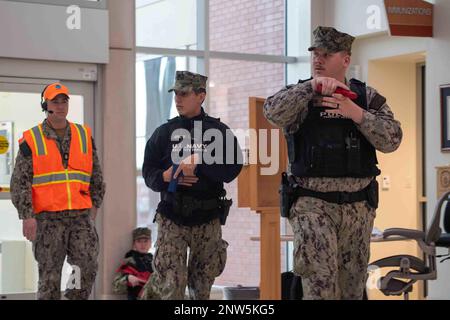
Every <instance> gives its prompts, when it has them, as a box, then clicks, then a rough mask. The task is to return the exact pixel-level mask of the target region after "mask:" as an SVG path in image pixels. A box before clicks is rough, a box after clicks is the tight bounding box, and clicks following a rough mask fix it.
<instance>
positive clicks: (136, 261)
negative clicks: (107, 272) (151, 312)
mask: <svg viewBox="0 0 450 320" xmlns="http://www.w3.org/2000/svg"><path fill="white" fill-rule="evenodd" d="M152 262H153V255H152V254H151V253H139V252H137V251H135V250H130V251H129V252H127V254H126V255H125V259H124V260H123V261H122V264H121V265H120V267H119V268H118V269H117V270H116V276H115V277H114V280H113V290H114V292H115V293H117V294H126V293H128V294H129V295H133V296H134V297H133V298H136V297H137V295H138V294H139V292H140V290H141V289H142V287H143V286H144V284H142V286H138V287H135V288H131V287H129V286H128V275H130V274H132V275H135V276H137V277H139V278H146V279H148V277H149V276H150V274H151V273H153V267H152ZM129 298H130V297H129Z"/></svg>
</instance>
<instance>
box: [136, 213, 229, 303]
mask: <svg viewBox="0 0 450 320" xmlns="http://www.w3.org/2000/svg"><path fill="white" fill-rule="evenodd" d="M156 221H157V223H158V239H157V242H156V252H155V257H154V260H153V269H154V273H153V274H152V275H151V277H150V279H149V281H148V282H147V284H146V285H145V286H144V288H143V296H142V299H163V300H169V299H170V300H175V299H176V300H182V299H184V297H185V290H186V285H187V286H188V288H189V298H190V299H195V300H207V299H209V296H210V292H211V287H212V285H213V283H214V279H215V278H216V277H217V276H219V275H220V274H221V273H222V271H223V269H224V268H225V263H226V252H227V247H228V243H227V242H226V241H224V240H222V228H221V225H220V221H219V219H215V220H213V221H211V222H208V223H205V224H202V225H199V226H193V227H186V226H180V225H177V224H175V223H174V222H173V221H171V220H169V219H167V218H165V217H163V216H162V215H160V214H158V215H157V218H156ZM188 248H189V257H188Z"/></svg>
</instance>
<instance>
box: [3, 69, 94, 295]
mask: <svg viewBox="0 0 450 320" xmlns="http://www.w3.org/2000/svg"><path fill="white" fill-rule="evenodd" d="M54 81H56V80H47V79H18V78H1V77H0V299H12V300H15V299H21V300H22V299H35V298H36V292H37V281H38V272H37V264H36V261H35V260H34V257H33V253H32V249H31V242H29V241H28V240H27V239H26V238H25V237H24V236H23V235H22V221H21V220H19V218H18V214H17V210H16V208H15V207H14V206H13V204H12V202H11V195H10V193H9V183H10V179H11V174H12V170H13V168H14V160H15V158H16V155H17V152H18V150H19V146H18V140H19V139H20V137H21V136H22V133H23V132H24V131H25V130H28V129H29V128H32V127H33V126H35V125H36V124H38V123H40V122H42V121H43V120H44V119H45V114H44V113H43V112H42V111H41V106H40V99H41V92H42V90H43V88H44V87H45V86H46V85H47V84H49V83H52V82H54ZM61 82H62V83H63V84H64V85H66V86H67V87H68V88H69V91H70V102H69V114H68V117H67V118H68V119H69V121H72V122H77V123H86V124H88V125H89V126H90V127H91V128H93V124H94V86H93V84H92V83H87V82H73V81H62V80H61ZM93 130H94V128H93ZM70 272H71V268H70V266H69V265H68V264H67V263H65V264H64V267H63V270H62V281H61V289H62V290H64V289H65V286H66V282H67V279H68V278H69V275H70Z"/></svg>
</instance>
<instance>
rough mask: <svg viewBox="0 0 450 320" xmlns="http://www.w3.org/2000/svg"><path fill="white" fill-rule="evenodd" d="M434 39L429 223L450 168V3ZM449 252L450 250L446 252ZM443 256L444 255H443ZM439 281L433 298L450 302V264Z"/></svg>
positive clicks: (438, 12)
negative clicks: (442, 88)
mask: <svg viewBox="0 0 450 320" xmlns="http://www.w3.org/2000/svg"><path fill="white" fill-rule="evenodd" d="M435 2H436V3H435V16H434V39H433V41H431V42H430V45H429V49H428V54H427V75H426V77H427V85H426V91H427V98H426V103H427V115H426V127H427V136H426V145H427V146H426V162H427V182H426V183H427V199H428V210H427V211H428V214H427V217H428V221H430V220H431V217H432V214H433V208H434V206H435V205H436V202H437V199H436V197H437V193H436V169H435V167H437V166H442V165H448V164H450V154H448V153H442V152H441V151H440V143H441V137H440V117H441V115H440V98H439V85H442V84H448V83H450V58H449V57H450V23H449V20H448V17H450V1H448V0H436V1H435ZM445 251H446V250H445ZM441 253H443V251H441ZM438 279H439V280H438V281H431V282H429V285H430V298H436V299H450V263H449V262H446V263H444V264H438Z"/></svg>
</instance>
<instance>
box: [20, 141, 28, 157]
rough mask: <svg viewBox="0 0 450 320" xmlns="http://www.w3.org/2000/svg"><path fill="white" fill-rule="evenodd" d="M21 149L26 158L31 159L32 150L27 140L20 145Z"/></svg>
mask: <svg viewBox="0 0 450 320" xmlns="http://www.w3.org/2000/svg"><path fill="white" fill-rule="evenodd" d="M19 149H20V152H22V154H23V155H24V156H25V157H31V148H30V146H29V145H28V143H27V142H26V141H25V140H23V141H22V142H21V143H20V145H19Z"/></svg>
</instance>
